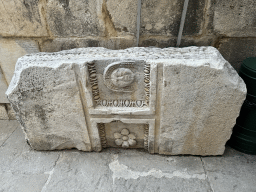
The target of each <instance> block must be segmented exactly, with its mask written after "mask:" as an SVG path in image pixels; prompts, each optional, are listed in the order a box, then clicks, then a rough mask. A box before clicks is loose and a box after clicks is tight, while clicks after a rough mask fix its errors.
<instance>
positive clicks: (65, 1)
mask: <svg viewBox="0 0 256 192" xmlns="http://www.w3.org/2000/svg"><path fill="white" fill-rule="evenodd" d="M59 2H60V3H61V4H62V7H64V8H67V7H68V6H69V0H59Z"/></svg>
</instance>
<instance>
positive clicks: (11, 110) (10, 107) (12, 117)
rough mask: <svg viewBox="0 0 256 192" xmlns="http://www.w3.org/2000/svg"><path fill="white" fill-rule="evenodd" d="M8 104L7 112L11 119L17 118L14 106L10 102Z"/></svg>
mask: <svg viewBox="0 0 256 192" xmlns="http://www.w3.org/2000/svg"><path fill="white" fill-rule="evenodd" d="M6 106H7V114H8V117H9V119H10V120H16V116H15V111H14V110H13V108H12V106H11V105H10V104H9V103H8V104H6Z"/></svg>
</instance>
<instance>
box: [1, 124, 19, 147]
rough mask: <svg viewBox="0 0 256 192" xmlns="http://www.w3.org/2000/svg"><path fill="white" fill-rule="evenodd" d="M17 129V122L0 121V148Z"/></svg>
mask: <svg viewBox="0 0 256 192" xmlns="http://www.w3.org/2000/svg"><path fill="white" fill-rule="evenodd" d="M17 127H19V123H18V122H17V121H9V120H0V146H2V145H3V144H4V142H5V141H6V140H7V139H8V138H9V137H10V135H11V134H12V133H13V132H14V131H15V129H16V128H17Z"/></svg>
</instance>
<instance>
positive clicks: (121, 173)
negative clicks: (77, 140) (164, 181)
mask: <svg viewBox="0 0 256 192" xmlns="http://www.w3.org/2000/svg"><path fill="white" fill-rule="evenodd" d="M109 168H110V170H111V171H112V172H113V175H112V178H113V184H115V179H120V178H123V179H125V180H128V179H138V178H139V177H147V176H152V177H155V178H163V177H165V178H168V179H172V178H174V177H178V178H182V179H199V180H206V174H205V173H204V174H189V173H188V172H187V170H186V169H185V170H182V171H179V170H176V171H173V172H172V173H164V172H162V171H161V170H158V169H155V168H153V169H151V170H149V171H148V172H139V171H133V170H131V169H129V168H128V166H126V165H123V164H120V163H119V161H118V155H114V157H113V161H112V162H111V163H110V164H109Z"/></svg>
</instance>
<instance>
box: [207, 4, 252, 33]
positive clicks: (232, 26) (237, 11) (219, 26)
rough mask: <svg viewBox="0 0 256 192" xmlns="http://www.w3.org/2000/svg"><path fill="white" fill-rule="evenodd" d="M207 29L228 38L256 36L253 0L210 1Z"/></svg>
mask: <svg viewBox="0 0 256 192" xmlns="http://www.w3.org/2000/svg"><path fill="white" fill-rule="evenodd" d="M210 15H211V19H210V20H209V27H210V28H213V31H214V33H217V34H220V35H224V36H228V37H255V36H256V22H255V18H256V2H255V1H254V0H232V1H231V0H212V2H211V7H210Z"/></svg>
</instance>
